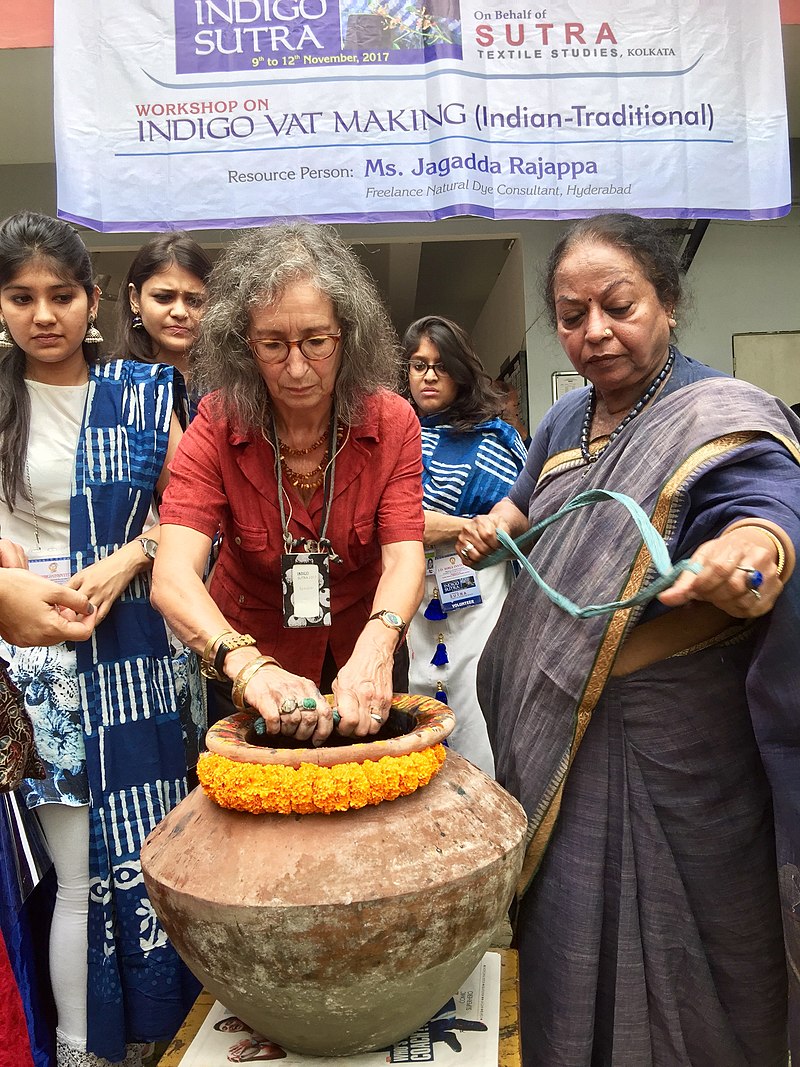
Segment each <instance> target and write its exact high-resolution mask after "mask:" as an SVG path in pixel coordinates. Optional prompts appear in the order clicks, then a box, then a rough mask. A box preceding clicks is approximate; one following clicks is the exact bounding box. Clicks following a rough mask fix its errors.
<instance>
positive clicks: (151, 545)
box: [139, 537, 158, 559]
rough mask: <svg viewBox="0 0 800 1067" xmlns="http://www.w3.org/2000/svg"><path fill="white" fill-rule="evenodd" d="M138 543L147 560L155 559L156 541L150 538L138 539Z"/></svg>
mask: <svg viewBox="0 0 800 1067" xmlns="http://www.w3.org/2000/svg"><path fill="white" fill-rule="evenodd" d="M139 541H140V544H141V546H142V551H143V552H144V554H145V555H146V556H147V558H148V559H155V558H156V552H157V551H158V541H154V540H153V538H152V537H140V538H139Z"/></svg>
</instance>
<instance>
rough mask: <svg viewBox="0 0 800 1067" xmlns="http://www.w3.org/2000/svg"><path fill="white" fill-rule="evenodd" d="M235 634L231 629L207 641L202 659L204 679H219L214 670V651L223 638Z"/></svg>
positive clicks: (201, 668)
mask: <svg viewBox="0 0 800 1067" xmlns="http://www.w3.org/2000/svg"><path fill="white" fill-rule="evenodd" d="M235 633H236V631H235V630H231V629H230V627H229V628H228V629H227V630H223V631H222V632H221V633H218V634H217V636H216V637H212V638H210V639H209V640H208V641H206V645H205V648H204V649H203V654H202V656H201V657H200V673H201V674H202V675H203V677H204V678H216V679H219V675H218V674H217V672H216V671H215V670H214V659H213V653H214V650H215V649H216V647H217V645H218V644H219V642H220V641H221V640H222V638H223V637H227V636H228V634H235Z"/></svg>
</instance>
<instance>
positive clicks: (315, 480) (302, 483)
mask: <svg viewBox="0 0 800 1067" xmlns="http://www.w3.org/2000/svg"><path fill="white" fill-rule="evenodd" d="M309 451H311V449H309ZM280 458H281V467H282V468H283V470H284V473H285V474H286V478H287V481H289V482H290V483H291V484H292V485H293V486H294V487H295V489H316V488H318V487H319V486H320V485H322V482H323V479H324V477H325V468H326V467H327V466H328V450H327V448H326V449H325V455H324V456H323V457H322V461H321V462H320V463H318V464H317V465H316V467H312V469H311V470H310V471H296V470H295V469H294V468H293V467H290V466H289V464H288V463H287V462H286V457H285V456H284V455H283V453H282V452H281V453H280Z"/></svg>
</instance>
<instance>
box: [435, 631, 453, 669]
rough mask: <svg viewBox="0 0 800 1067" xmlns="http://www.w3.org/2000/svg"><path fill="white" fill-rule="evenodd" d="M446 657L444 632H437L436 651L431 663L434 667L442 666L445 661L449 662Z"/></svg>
mask: <svg viewBox="0 0 800 1067" xmlns="http://www.w3.org/2000/svg"><path fill="white" fill-rule="evenodd" d="M449 662H450V660H449V659H448V658H447V646H446V645H445V643H444V634H439V643H438V645H437V646H436V651H435V652H434V654H433V659H432V660H431V663H432V664H433V666H434V667H444V665H445V663H449Z"/></svg>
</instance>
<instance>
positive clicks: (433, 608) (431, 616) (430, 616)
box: [424, 595, 447, 622]
mask: <svg viewBox="0 0 800 1067" xmlns="http://www.w3.org/2000/svg"><path fill="white" fill-rule="evenodd" d="M424 615H425V618H426V619H427V620H428V622H441V620H442V619H446V618H447V612H446V611H443V610H442V602H441V600H440V599H439V598H438V596H436V595H434V596H432V597H431V600H430V603H429V604H428V606H427V608H425V611H424Z"/></svg>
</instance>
